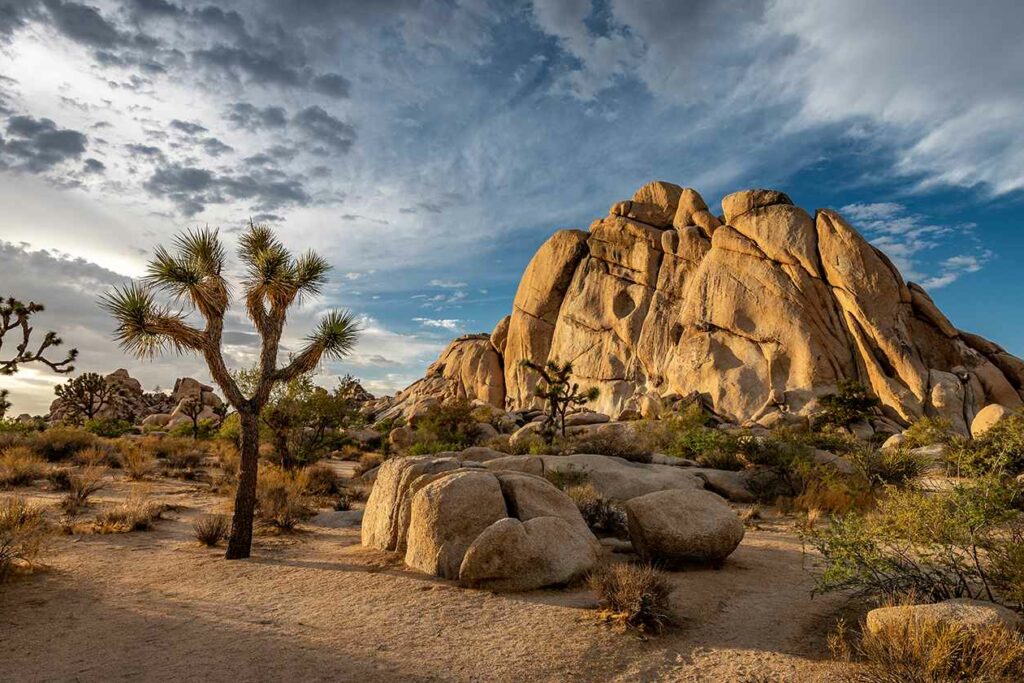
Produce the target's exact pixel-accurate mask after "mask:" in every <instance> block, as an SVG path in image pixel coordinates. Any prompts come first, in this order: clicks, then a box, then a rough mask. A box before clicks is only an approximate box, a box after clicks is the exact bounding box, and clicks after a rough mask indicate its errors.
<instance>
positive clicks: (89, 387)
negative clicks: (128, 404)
mask: <svg viewBox="0 0 1024 683" xmlns="http://www.w3.org/2000/svg"><path fill="white" fill-rule="evenodd" d="M53 391H54V393H55V394H57V396H58V398H60V400H61V404H62V405H63V407H64V410H65V412H66V413H67V416H68V417H70V418H71V419H72V421H74V422H78V423H80V422H82V420H91V419H93V418H95V417H96V416H97V415H99V414H100V412H101V411H102V410H103V409H104V408H113V407H116V406H118V405H119V404H120V403H121V401H122V399H123V398H124V392H123V391H122V390H121V387H120V386H118V385H117V384H116V383H114V382H107V380H105V379H104V378H103V377H102V376H101V375H97V374H96V373H95V372H86V373H85V374H82V375H79V376H78V377H74V378H72V379H69V380H68V381H67V382H65V383H64V384H58V385H57V386H55V387H54V388H53Z"/></svg>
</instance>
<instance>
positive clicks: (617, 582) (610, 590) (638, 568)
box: [588, 564, 672, 632]
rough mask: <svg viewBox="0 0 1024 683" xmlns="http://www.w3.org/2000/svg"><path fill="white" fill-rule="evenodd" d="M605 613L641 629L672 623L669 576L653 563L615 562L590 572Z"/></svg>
mask: <svg viewBox="0 0 1024 683" xmlns="http://www.w3.org/2000/svg"><path fill="white" fill-rule="evenodd" d="M588 583H589V585H590V588H591V589H592V590H593V591H594V592H595V593H597V599H598V602H599V603H600V605H601V608H602V616H603V617H605V618H607V619H609V620H611V621H614V622H617V623H620V624H622V625H623V626H625V627H628V628H635V629H637V630H639V631H654V632H660V631H661V630H662V629H664V628H665V627H666V626H668V625H669V624H671V623H672V617H671V615H670V613H669V604H668V598H669V594H671V592H672V588H671V586H669V583H668V580H667V579H666V577H665V575H664V574H663V573H662V572H660V571H658V570H657V569H655V568H654V567H651V566H650V565H635V564H614V565H610V566H606V567H604V568H602V569H599V570H598V571H596V572H594V573H593V574H591V575H590V578H589V580H588Z"/></svg>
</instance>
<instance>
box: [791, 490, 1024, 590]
mask: <svg viewBox="0 0 1024 683" xmlns="http://www.w3.org/2000/svg"><path fill="white" fill-rule="evenodd" d="M1020 495H1021V492H1020V490H1019V489H1018V488H1014V487H1009V486H1006V485H1003V484H1001V483H1000V482H998V481H996V480H993V479H984V480H980V481H972V482H969V483H964V484H960V485H957V486H955V487H954V488H953V489H952V490H951V491H949V492H947V493H926V492H921V491H914V490H898V489H889V490H888V491H887V492H886V495H884V496H883V497H882V498H881V499H880V500H879V503H878V507H877V509H876V510H874V511H873V512H869V513H866V514H860V513H850V514H848V515H846V516H845V517H843V518H841V519H834V520H833V521H832V523H831V524H830V525H828V526H827V527H826V528H824V529H821V530H819V531H817V532H815V533H813V534H812V535H811V542H812V544H813V545H814V546H815V547H816V548H817V549H818V551H819V552H821V554H822V556H823V557H824V559H825V571H824V573H823V574H822V577H821V579H820V581H819V584H818V590H822V591H829V590H842V589H854V590H858V591H861V592H864V593H868V594H873V595H876V596H885V597H889V598H893V599H899V598H900V597H903V596H907V595H917V596H921V597H924V598H927V599H931V600H945V599H948V598H958V597H968V598H976V599H982V600H994V601H1002V600H1006V599H1016V600H1019V596H1017V597H1016V598H1014V597H1011V596H1010V595H1003V596H1002V597H1000V588H1001V585H1003V584H1007V585H1010V586H1012V585H1013V584H1014V581H1016V579H1014V578H1013V576H1014V575H1013V572H1012V571H1008V567H1007V566H1006V565H1007V564H1008V562H1007V559H1003V560H1000V559H998V558H1008V559H1010V560H1012V559H1013V558H1014V557H1016V555H1015V552H1016V551H1015V549H1016V548H1017V547H1019V539H1020V530H1021V529H1022V528H1024V527H1022V520H1021V514H1020V512H1019V511H1018V510H1017V509H1016V508H1017V506H1018V505H1019V502H1020ZM1000 562H1002V564H1000ZM1000 577H1002V578H1000ZM1019 606H1020V604H1019V602H1018V607H1019Z"/></svg>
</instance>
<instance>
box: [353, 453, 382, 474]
mask: <svg viewBox="0 0 1024 683" xmlns="http://www.w3.org/2000/svg"><path fill="white" fill-rule="evenodd" d="M382 462H384V456H383V455H381V454H380V453H363V454H362V455H361V456H360V457H359V464H358V465H356V476H357V477H361V476H363V475H364V474H366V473H367V472H369V471H370V470H372V469H373V468H374V467H380V465H381V463H382Z"/></svg>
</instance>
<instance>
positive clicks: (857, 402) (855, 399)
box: [814, 379, 882, 427]
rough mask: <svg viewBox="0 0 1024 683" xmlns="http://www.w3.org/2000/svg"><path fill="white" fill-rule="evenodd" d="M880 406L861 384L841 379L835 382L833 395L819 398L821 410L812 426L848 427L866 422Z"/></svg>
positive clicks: (875, 398) (868, 390)
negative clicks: (855, 423)
mask: <svg viewBox="0 0 1024 683" xmlns="http://www.w3.org/2000/svg"><path fill="white" fill-rule="evenodd" d="M881 404H882V402H881V401H879V400H878V397H877V396H875V395H874V394H873V393H871V390H870V389H869V388H868V387H867V386H865V385H864V384H862V383H861V382H858V381H856V380H851V379H842V380H839V382H837V384H836V392H835V393H834V394H826V395H825V396H822V397H821V399H820V405H821V409H820V410H819V411H818V413H817V414H815V416H814V424H815V426H816V427H822V426H832V427H849V426H850V425H851V424H853V423H854V422H860V421H862V420H866V419H867V418H868V417H869V416H871V415H872V414H873V413H874V411H875V410H876V409H877V408H878V407H879V406H880V405H881Z"/></svg>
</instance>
